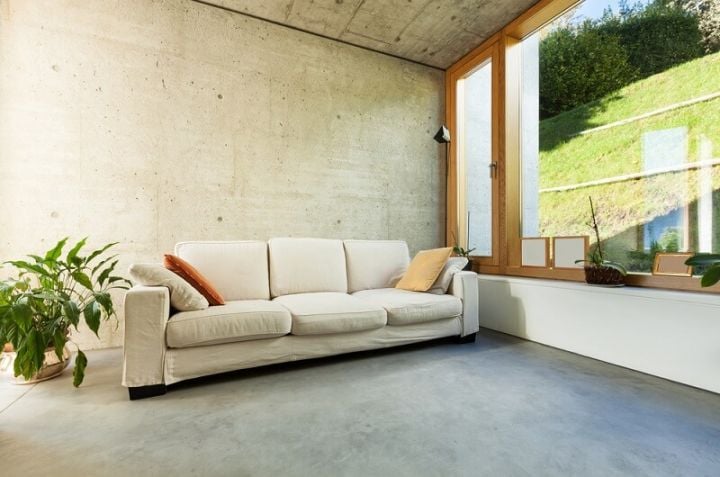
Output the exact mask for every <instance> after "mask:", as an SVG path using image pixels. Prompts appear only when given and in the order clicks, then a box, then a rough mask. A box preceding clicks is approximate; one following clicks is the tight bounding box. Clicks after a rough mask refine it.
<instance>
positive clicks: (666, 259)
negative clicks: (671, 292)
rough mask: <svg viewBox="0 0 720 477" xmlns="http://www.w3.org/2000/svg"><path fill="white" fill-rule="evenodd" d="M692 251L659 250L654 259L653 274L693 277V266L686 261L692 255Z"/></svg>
mask: <svg viewBox="0 0 720 477" xmlns="http://www.w3.org/2000/svg"><path fill="white" fill-rule="evenodd" d="M693 255H694V254H693V253H691V252H659V253H656V254H655V259H654V260H653V268H652V274H653V275H655V276H666V277H691V276H692V266H691V265H685V261H686V260H687V259H688V258H690V257H692V256H693Z"/></svg>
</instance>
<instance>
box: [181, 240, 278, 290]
mask: <svg viewBox="0 0 720 477" xmlns="http://www.w3.org/2000/svg"><path fill="white" fill-rule="evenodd" d="M175 255H177V256H178V257H180V258H182V259H183V260H185V261H187V262H188V263H190V264H191V265H192V266H193V267H195V268H196V269H197V270H198V271H199V272H200V273H202V274H203V275H204V276H205V277H206V278H207V279H208V280H209V281H210V282H211V283H212V284H213V285H214V286H215V288H216V289H217V291H218V292H220V294H221V295H222V296H223V298H224V299H225V300H226V301H232V300H267V299H269V298H270V287H269V278H268V253H267V244H266V243H265V242H259V241H255V240H252V241H238V242H181V243H179V244H177V245H176V246H175Z"/></svg>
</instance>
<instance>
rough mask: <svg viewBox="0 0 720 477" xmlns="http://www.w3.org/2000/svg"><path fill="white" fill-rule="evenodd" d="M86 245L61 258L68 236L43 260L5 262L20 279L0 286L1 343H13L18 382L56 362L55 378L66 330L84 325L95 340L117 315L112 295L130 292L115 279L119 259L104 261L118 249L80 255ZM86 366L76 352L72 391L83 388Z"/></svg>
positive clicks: (63, 354) (80, 244)
mask: <svg viewBox="0 0 720 477" xmlns="http://www.w3.org/2000/svg"><path fill="white" fill-rule="evenodd" d="M86 240H87V239H86V238H85V239H82V240H80V241H79V242H78V243H77V244H75V246H73V247H72V248H71V249H70V250H69V251H68V252H67V254H66V255H65V257H64V258H63V257H62V254H63V248H64V247H65V245H66V243H67V241H68V239H67V237H66V238H64V239H62V240H60V241H59V242H58V243H57V244H56V245H55V246H54V247H53V248H52V249H50V250H49V251H48V252H47V253H46V254H45V255H44V256H38V255H29V256H28V257H29V258H30V259H31V260H16V261H10V262H6V264H10V265H12V266H13V267H15V269H16V271H17V274H18V276H17V278H10V279H7V280H3V281H0V344H4V343H11V344H12V347H13V348H14V350H15V353H16V356H15V359H14V365H13V366H14V374H15V376H16V377H18V376H22V377H23V378H24V379H25V380H27V381H33V380H37V379H38V377H39V376H41V373H42V372H43V370H44V366H46V360H47V359H49V358H55V357H57V360H59V362H60V363H62V366H61V367H60V368H59V370H58V374H59V372H60V371H62V369H63V368H64V367H65V365H66V361H67V359H68V358H69V353H68V352H67V351H65V345H66V343H67V342H68V341H69V340H70V338H69V335H70V328H71V327H74V328H75V329H77V327H78V325H79V324H80V321H81V320H83V321H85V323H86V324H87V325H88V327H89V328H90V329H91V330H92V331H93V332H94V333H95V335H96V336H97V333H98V329H99V327H100V322H101V321H102V320H107V319H109V318H110V317H111V316H114V314H115V308H114V306H113V301H112V298H111V297H110V290H113V289H123V290H127V289H128V288H129V285H130V282H129V281H128V280H126V279H125V278H122V277H119V276H115V275H113V271H114V270H115V266H116V265H117V263H118V261H117V260H116V259H115V258H116V257H117V255H113V256H109V257H106V256H104V254H105V252H107V251H108V250H109V249H110V248H111V247H113V246H114V245H116V244H115V243H111V244H108V245H105V246H104V247H101V248H99V249H97V250H94V251H92V252H91V253H89V254H88V255H87V256H81V255H80V253H81V251H82V249H83V247H84V246H85V243H86ZM51 351H54V354H55V356H53V355H52V353H51ZM86 366H87V357H86V356H85V353H83V352H82V351H81V350H80V349H79V348H78V351H77V358H76V359H75V369H74V370H73V385H74V386H75V387H77V386H79V385H80V384H81V383H82V381H83V378H84V376H85V367H86ZM43 379H45V378H43Z"/></svg>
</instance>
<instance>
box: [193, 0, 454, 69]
mask: <svg viewBox="0 0 720 477" xmlns="http://www.w3.org/2000/svg"><path fill="white" fill-rule="evenodd" d="M190 1H191V2H193V3H199V4H200V5H205V6H207V7H212V8H217V9H220V10H225V11H226V12H230V13H236V14H238V15H243V16H245V17H248V18H252V19H254V20H260V21H263V22H267V23H271V24H273V25H277V26H281V27H284V28H289V29H290V30H295V31H299V32H301V33H307V34H308V35H313V36H316V37H318V38H323V39H325V40H330V41H335V42H338V43H342V44H343V45H348V46H352V47H355V48H360V49H361V50H365V51H372V52H373V53H378V54H380V55H385V56H389V57H390V58H395V59H396V60H402V61H407V62H408V63H413V64H416V65H420V66H424V67H426V68H431V69H434V70H438V71H442V72H445V71H446V69H445V68H440V67H439V66H433V65H429V64H427V63H423V62H421V61H415V60H411V59H409V58H403V57H402V56H398V55H393V54H392V53H387V52H385V51H380V50H375V49H373V48H369V47H367V46H362V45H356V44H355V43H350V42H349V41H345V40H341V39H339V38H333V37H331V36H327V35H323V34H322V33H315V32H314V31H310V30H305V29H304V28H298V27H296V26H292V25H287V24H285V23H281V22H278V21H275V20H268V19H267V18H263V17H259V16H257V15H253V14H252V13H247V12H241V11H240V10H235V9H234V8H230V7H225V6H223V5H217V4H215V3H212V2H209V1H205V0H190Z"/></svg>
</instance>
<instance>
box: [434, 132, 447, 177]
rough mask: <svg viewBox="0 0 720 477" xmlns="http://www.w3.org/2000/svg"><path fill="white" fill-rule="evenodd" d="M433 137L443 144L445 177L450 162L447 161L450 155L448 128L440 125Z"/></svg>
mask: <svg viewBox="0 0 720 477" xmlns="http://www.w3.org/2000/svg"><path fill="white" fill-rule="evenodd" d="M433 139H435V141H437V143H438V144H445V177H447V175H448V169H449V168H450V164H449V163H448V158H449V157H450V130H448V128H447V127H445V125H444V124H443V125H442V126H440V129H438V132H436V133H435V137H434V138H433Z"/></svg>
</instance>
